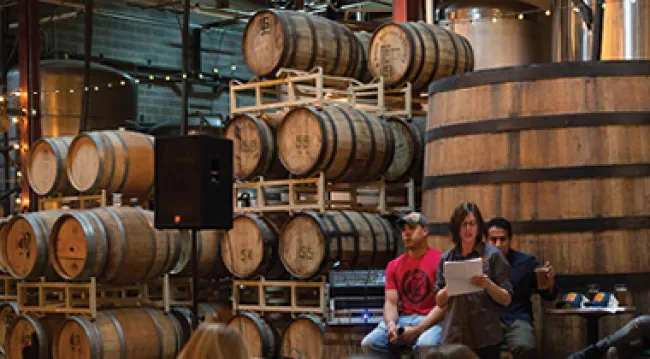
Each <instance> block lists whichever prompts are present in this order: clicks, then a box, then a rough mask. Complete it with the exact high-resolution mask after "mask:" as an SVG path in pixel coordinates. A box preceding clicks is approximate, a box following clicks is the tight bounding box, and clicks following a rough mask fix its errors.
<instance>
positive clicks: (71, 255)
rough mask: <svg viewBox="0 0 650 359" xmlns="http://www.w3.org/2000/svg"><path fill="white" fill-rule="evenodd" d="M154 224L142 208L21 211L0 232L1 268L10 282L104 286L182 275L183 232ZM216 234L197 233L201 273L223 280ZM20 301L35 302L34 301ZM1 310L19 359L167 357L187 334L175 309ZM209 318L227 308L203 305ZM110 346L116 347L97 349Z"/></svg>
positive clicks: (224, 314)
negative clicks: (92, 314)
mask: <svg viewBox="0 0 650 359" xmlns="http://www.w3.org/2000/svg"><path fill="white" fill-rule="evenodd" d="M153 222H154V214H153V212H152V211H149V210H145V209H142V208H140V207H97V208H93V209H88V210H69V209H56V210H46V211H41V212H34V213H26V214H20V215H18V216H15V217H13V218H11V220H9V221H8V222H6V223H3V227H2V228H1V229H0V266H1V267H2V268H0V269H1V270H2V271H4V272H6V273H8V274H9V275H10V276H12V277H13V278H15V279H16V280H23V281H37V280H39V279H41V278H44V279H45V280H47V281H56V282H61V281H66V282H87V281H89V280H90V279H91V278H95V279H96V281H97V283H98V284H101V285H103V286H106V287H110V286H119V285H129V284H134V283H144V282H147V281H151V280H155V279H157V278H160V277H161V276H163V275H165V274H172V275H185V274H187V273H188V252H189V243H190V241H189V240H188V238H189V234H188V233H186V232H183V231H177V230H157V229H155V228H154V224H153ZM219 236H220V234H219V233H218V232H216V231H203V232H201V233H200V236H199V239H200V240H199V249H200V250H201V255H200V258H199V271H200V275H201V276H202V277H204V278H208V279H212V278H215V277H226V276H228V273H227V271H226V270H225V268H224V267H223V263H222V262H221V256H220V253H219V246H218V242H219ZM25 299H26V300H27V301H28V302H29V303H30V305H35V303H34V302H33V300H35V299H36V298H31V297H29V296H28V297H27V298H25ZM52 299H53V298H50V299H49V300H52ZM61 304H62V305H63V304H64V303H61ZM0 308H1V309H0V310H1V311H2V313H3V317H2V318H3V323H2V325H0V327H1V328H0V334H2V332H3V331H4V332H5V333H7V335H6V336H2V339H3V340H4V341H5V343H4V348H5V351H6V352H8V353H10V357H12V358H14V357H15V358H22V355H23V354H22V353H24V352H25V353H27V352H29V353H32V354H30V356H29V357H30V358H49V357H50V356H52V357H54V358H101V357H106V356H112V355H119V353H121V352H125V351H129V352H130V351H138V352H139V351H143V352H150V353H155V355H154V354H152V355H153V356H154V357H160V358H170V359H171V358H175V357H176V355H177V354H178V352H179V351H180V349H181V348H182V346H183V345H184V343H185V342H186V341H187V338H188V337H189V334H190V316H189V311H188V310H187V309H186V308H180V307H179V308H173V310H172V312H171V313H170V314H169V315H167V314H165V313H163V312H162V311H160V310H158V309H154V308H142V307H139V308H132V309H117V310H101V311H99V312H98V316H97V320H96V321H90V320H89V319H87V318H85V317H83V316H73V317H70V318H67V319H66V318H65V317H63V316H60V315H55V314H48V315H46V316H36V315H35V314H33V313H19V312H18V309H19V308H17V306H16V304H15V303H5V304H4V305H3V306H2V307H0ZM100 309H101V308H100ZM215 314H216V315H217V316H218V320H220V321H222V322H225V321H227V320H229V319H230V317H231V307H230V305H229V303H227V302H211V303H201V305H200V316H201V317H202V318H203V317H209V316H213V315H215ZM135 323H137V325H136V324H135ZM136 328H137V329H136ZM136 332H137V333H136ZM161 333H162V336H160V334H161ZM127 337H128V340H126V339H127ZM25 338H32V339H30V340H25ZM136 339H137V340H136ZM112 341H114V342H115V343H117V345H114V346H113V345H111V346H106V345H103V344H102V343H103V342H112ZM26 347H30V348H26ZM30 350H32V351H30ZM115 353H117V354H115Z"/></svg>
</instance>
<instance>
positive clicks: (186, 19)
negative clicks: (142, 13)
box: [180, 0, 190, 135]
mask: <svg viewBox="0 0 650 359" xmlns="http://www.w3.org/2000/svg"><path fill="white" fill-rule="evenodd" d="M189 24H190V0H185V1H184V9H183V31H182V41H183V51H182V53H183V74H182V76H183V93H182V98H181V107H182V109H181V111H182V116H183V118H182V119H181V128H180V130H181V135H186V134H187V121H188V117H187V116H188V107H189V94H190V88H189V86H190V84H189V81H188V78H189V76H190V75H189V68H190V27H189Z"/></svg>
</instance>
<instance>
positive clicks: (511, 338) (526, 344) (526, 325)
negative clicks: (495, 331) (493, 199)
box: [485, 217, 557, 359]
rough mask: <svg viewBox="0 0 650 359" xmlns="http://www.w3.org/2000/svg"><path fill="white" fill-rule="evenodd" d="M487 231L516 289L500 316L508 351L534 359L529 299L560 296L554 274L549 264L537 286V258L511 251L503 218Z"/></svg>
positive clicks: (509, 230) (517, 357) (507, 224)
mask: <svg viewBox="0 0 650 359" xmlns="http://www.w3.org/2000/svg"><path fill="white" fill-rule="evenodd" d="M485 228H486V238H487V241H488V242H489V243H490V244H492V245H493V246H495V247H497V248H499V249H500V250H501V252H503V254H504V255H505V257H506V259H507V260H508V263H509V264H510V282H511V283H512V285H513V287H514V294H513V296H512V302H511V303H510V305H509V306H508V307H506V309H504V310H503V312H502V313H501V327H502V328H503V330H504V339H505V342H506V344H507V345H508V350H509V351H510V353H512V355H513V357H514V359H520V358H533V357H535V355H536V354H535V352H536V350H535V332H534V330H533V305H532V303H531V301H530V296H531V295H532V294H533V293H534V292H537V293H539V294H540V295H541V297H542V298H543V299H544V300H549V301H550V300H554V299H555V297H556V296H557V288H556V286H555V272H554V271H553V267H552V266H551V265H550V263H548V262H546V265H545V266H544V267H543V269H544V271H543V272H542V273H541V274H540V275H542V276H545V278H544V279H545V280H544V281H542V283H538V282H537V274H536V273H535V269H537V268H540V267H541V266H540V264H539V262H538V261H537V258H535V257H534V256H532V255H530V254H526V253H522V252H519V251H516V250H514V249H512V248H511V242H512V227H511V225H510V222H508V221H507V220H506V219H504V218H501V217H496V218H493V219H492V220H490V221H489V222H488V223H487V225H486V226H485Z"/></svg>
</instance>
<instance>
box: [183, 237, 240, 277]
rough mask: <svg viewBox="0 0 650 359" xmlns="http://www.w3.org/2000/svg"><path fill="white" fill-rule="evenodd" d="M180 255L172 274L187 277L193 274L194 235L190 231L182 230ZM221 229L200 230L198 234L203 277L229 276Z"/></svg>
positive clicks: (201, 274) (200, 273) (198, 248)
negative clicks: (222, 247) (222, 251)
mask: <svg viewBox="0 0 650 359" xmlns="http://www.w3.org/2000/svg"><path fill="white" fill-rule="evenodd" d="M180 236H181V241H180V257H179V259H178V262H176V265H175V266H174V268H172V270H171V271H170V274H172V275H175V276H179V277H186V276H190V275H191V271H192V268H191V266H190V258H191V257H190V255H191V253H192V236H191V232H190V231H181V232H180ZM223 237H224V235H223V232H221V231H200V232H199V233H198V234H197V239H198V246H197V250H198V252H199V275H200V276H201V277H202V278H210V279H212V278H222V277H228V270H227V269H226V267H225V266H224V263H223V260H222V258H221V253H220V249H219V248H220V244H221V242H222V241H223Z"/></svg>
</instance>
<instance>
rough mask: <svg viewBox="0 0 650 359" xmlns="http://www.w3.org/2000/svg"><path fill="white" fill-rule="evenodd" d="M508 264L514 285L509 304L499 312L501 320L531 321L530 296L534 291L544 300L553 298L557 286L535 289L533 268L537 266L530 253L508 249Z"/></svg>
mask: <svg viewBox="0 0 650 359" xmlns="http://www.w3.org/2000/svg"><path fill="white" fill-rule="evenodd" d="M506 259H507V260H508V263H509V264H510V283H511V284H512V286H513V287H514V294H513V295H512V301H511V302H510V305H509V306H508V307H507V308H505V309H504V310H503V312H501V320H502V321H503V322H504V323H506V324H511V323H512V322H514V321H515V320H516V319H521V320H525V321H527V322H529V323H531V324H532V323H533V305H532V303H531V301H530V296H531V295H533V293H534V292H537V293H539V294H540V295H541V297H542V299H544V300H553V299H555V297H556V295H557V287H556V286H555V285H553V288H552V289H551V290H538V289H537V276H536V275H535V268H537V267H539V266H540V265H539V262H538V261H537V258H535V257H533V256H531V255H530V254H526V253H522V252H519V251H515V250H513V249H510V251H508V254H507V255H506Z"/></svg>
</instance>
